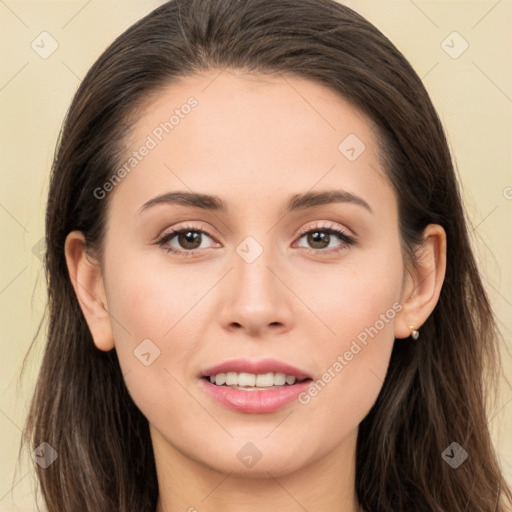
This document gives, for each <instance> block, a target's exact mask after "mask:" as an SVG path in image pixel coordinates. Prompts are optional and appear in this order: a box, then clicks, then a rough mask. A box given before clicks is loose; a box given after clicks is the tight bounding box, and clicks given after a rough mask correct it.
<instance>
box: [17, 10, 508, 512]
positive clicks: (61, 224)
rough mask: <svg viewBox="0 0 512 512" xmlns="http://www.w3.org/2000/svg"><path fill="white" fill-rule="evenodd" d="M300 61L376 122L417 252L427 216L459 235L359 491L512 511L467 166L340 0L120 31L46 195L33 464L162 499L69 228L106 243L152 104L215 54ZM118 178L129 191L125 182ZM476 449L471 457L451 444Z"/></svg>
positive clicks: (121, 504) (110, 489) (369, 448)
mask: <svg viewBox="0 0 512 512" xmlns="http://www.w3.org/2000/svg"><path fill="white" fill-rule="evenodd" d="M227 68H230V69H244V70H248V71H253V72H262V73H277V74H283V75H289V76H291V75H295V76H299V77H303V78H307V79H310V80H314V81H316V82H317V83H320V84H323V85H325V86H327V87H329V88H331V89H332V90H334V91H336V92H338V93H339V94H340V95H341V96H343V97H344V98H345V99H347V100H348V101H349V102H350V103H351V104H353V105H354V106H356V107H357V108H359V109H360V110H361V111H362V112H363V113H364V114H366V116H367V117H368V118H369V119H370V120H371V121H372V122H373V123H375V127H376V132H377V134H378V136H379V142H380V149H381V156H382V162H383V164H384V167H385V170H386V172H387V175H388V177H389V179H390V181H391V183H392V185H393V187H394V190H395V193H396V197H397V200H398V206H399V218H400V232H401V241H402V245H403V252H404V257H405V258H406V260H412V259H413V258H414V247H415V245H416V244H418V243H419V241H420V240H421V234H422V230H423V228H425V226H426V225H427V224H429V223H437V224H440V225H442V226H443V228H444V229H445V231H446V234H447V241H448V243H447V269H446V277H445V281H444V284H443V287H442V290H441V295H440V299H439V302H438V304H437V306H436V307H435V309H434V311H433V313H432V314H431V316H430V317H429V318H428V320H427V321H426V322H425V324H424V325H423V326H422V329H421V338H420V340H418V341H417V342H415V343H411V342H410V341H409V340H406V341H404V340H398V339H397V340H395V344H394V348H393V353H392V357H391V361H390V366H389V371H388V374H387V376H386V379H385V382H384V384H383V387H382V390H381V392H380V394H379V396H378V398H377V401H376V403H375V404H374V406H373V407H372V409H371V411H370V412H369V414H368V415H367V416H366V417H365V418H364V420H363V421H362V423H361V424H360V428H359V436H358V442H357V461H356V490H357V497H358V500H359V502H360V504H361V505H362V506H363V507H364V508H365V510H367V511H369V512H370V511H371V512H410V511H435V512H441V511H443V512H459V511H460V512H463V511H465V512H477V511H478V512H482V511H485V512H496V511H497V512H503V511H505V510H506V509H505V506H506V504H510V503H512V493H511V491H510V488H509V487H508V486H507V483H506V481H505V479H504V477H503V475H502V472H501V470H500V466H499V463H498V460H497V456H496V453H495V451H494V448H493V445H492V442H491V438H490V435H489V431H488V427H487V412H486V408H487V405H488V395H489V393H488V388H489V387H490V384H494V383H496V381H497V376H498V374H499V373H498V372H499V350H498V348H499V347H498V340H499V333H498V330H497V328H496V324H495V320H494V317H493V313H492V311H491V308H490V305H489V301H488V298H487V296H486V293H485V290H484V287H483V286H482V280H481V278H480V276H479V273H478V270H477V267H476V264H475V259H474V257H473V254H472V250H471V247H470V241H469V236H468V227H467V220H466V218H465V214H464V211H463V207H462V202H461V197H460V193H459V189H458V185H457V181H456V176H455V172H454V167H453V164H452V161H451V156H450V152H449V149H448V145H447V142H446V139H445V135H444V132H443V128H442V126H441V123H440V121H439V118H438V116H437V114H436V112H435V110H434V107H433V105H432V103H431V101H430V99H429V96H428V94H427V92H426V90H425V88H424V86H423V84H422V82H421V80H420V79H419V77H418V76H417V74H416V73H415V72H414V70H413V69H412V67H411V66H410V64H409V63H408V62H407V60H406V59H405V58H404V56H403V55H402V54H401V53H400V52H399V51H398V50H397V49H396V48H395V46H394V45H393V44H392V43H391V42H390V41H389V40H388V39H387V38H386V37H385V36H384V35H383V34H382V33H381V32H380V31H379V30H377V29H376V28H375V27H374V26H373V25H371V24H370V23H369V22H368V21H366V20H365V19H364V18H362V17H361V16H360V15H358V14H357V13H355V12H354V11H352V10H351V9H349V8H348V7H345V6H343V5H341V4H338V3H336V2H335V1H334V0H300V1H297V0H174V1H170V2H167V3H165V4H164V5H162V6H160V7H159V8H157V9H156V10H154V11H153V12H151V13H150V14H149V15H147V16H146V17H144V18H143V19H141V20H140V21H138V22H137V23H135V24H134V25H133V26H132V27H130V28H129V29H128V30H127V31H126V32H124V33H123V34H122V35H121V36H119V37H118V38H117V39H116V40H115V41H114V42H113V43H112V44H111V45H110V47H109V48H108V49H107V50H106V51H105V52H104V53H103V54H102V55H101V56H100V58H99V59H98V60H97V61H96V62H95V64H94V65H93V66H92V68H91V69H90V71H89V72H88V73H87V75H86V77H85V78H84V80H83V82H82V83H81V85H80V88H79V89H78V91H77V93H76V95H75V97H74V99H73V102H72V104H71V107H70V109H69V111H68V114H67V117H66V120H65V123H64V126H63V129H62V132H61V137H60V140H59V143H58V147H57V150H56V154H55V158H54V162H53V168H52V174H51V183H50V189H49V195H48V204H47V212H46V246H47V252H46V255H45V260H44V263H45V272H46V277H47V285H48V294H49V300H48V313H49V323H48V332H47V343H46V348H45V352H44V358H43V361H42V366H41V369H40V373H39V378H38V381H37V385H36V389H35V394H34V397H33V401H32V404H31V409H30V414H29V416H28V419H27V424H26V432H25V438H24V441H25V443H28V444H29V445H30V446H31V449H33V448H34V447H36V446H38V445H40V443H42V442H47V443H49V444H50V445H51V446H52V447H54V448H55V450H57V452H58V454H59V457H58V459H57V460H56V461H55V462H54V463H53V464H52V465H50V466H49V467H48V468H47V469H43V468H41V467H37V471H38V479H39V482H40V485H41V490H42V494H43V497H44V500H45V502H46V504H47V507H48V509H49V510H50V512H71V511H77V512H78V511H79V512H85V511H90V512H93V511H94V512H113V511H116V512H128V511H130V512H132V511H136V512H145V511H146V512H154V510H155V507H156V503H157V497H158V483H157V476H156V470H155V462H154V455H153V450H152V445H151V439H150V436H149V428H148V422H147V420H146V418H145V417H144V416H143V415H142V413H141V412H140V411H139V410H138V408H137V407H136V406H135V404H134V402H133V401H132V399H131V397H130V395H129V393H128V391H127V389H126V386H125V384H124V379H123V375H122V373H121V370H120V367H119V363H118V360H117V357H116V351H115V350H112V351H110V352H101V351H100V350H98V349H97V348H96V347H95V346H94V344H93V341H92V337H91V334H90V332H89V329H88V327H87V324H86V322H85V320H84V317H83V315H82V312H81V310H80V307H79V304H78V301H77V298H76V296H75V293H74V291H73V288H72V286H71V282H70V279H69V276H68V272H67V267H66V262H65V256H64V242H65V238H66V236H67V234H68V233H69V232H71V231H73V230H81V231H82V232H83V233H84V234H85V236H86V239H87V243H88V246H89V247H91V248H94V249H95V250H97V251H99V252H100V253H101V248H102V243H103V242H104V227H105V220H106V219H105V216H106V209H107V205H108V201H109V196H107V197H106V198H105V199H104V200H102V201H98V200H97V199H96V198H95V195H94V190H95V189H97V188H98V187H101V186H102V185H103V184H104V183H105V182H107V181H108V180H109V178H110V177H111V176H112V175H113V174H114V171H115V170H116V168H117V165H119V162H120V161H122V155H123V150H124V149H125V148H124V146H123V142H124V141H125V140H126V135H127V133H129V129H130V124H131V123H133V122H134V121H136V113H137V111H138V108H139V107H140V106H141V105H143V104H144V102H147V101H148V98H149V97H151V95H153V94H156V93H158V91H159V90H160V89H161V88H163V87H164V86H166V85H168V84H169V83H171V82H172V81H173V80H176V79H178V78H179V77H182V76H186V75H190V74H193V73H194V72H197V71H201V70H207V69H218V70H222V69H227ZM114 193H115V192H114ZM452 442H457V443H459V445H461V446H462V447H464V449H465V450H466V451H467V452H468V453H469V457H468V459H467V460H466V461H465V462H464V463H463V464H461V465H460V466H459V467H458V468H457V469H454V468H452V467H451V466H450V465H449V464H447V462H445V460H443V457H442V455H441V454H442V452H443V451H444V450H445V449H446V448H447V447H448V446H449V445H450V444H451V443H452Z"/></svg>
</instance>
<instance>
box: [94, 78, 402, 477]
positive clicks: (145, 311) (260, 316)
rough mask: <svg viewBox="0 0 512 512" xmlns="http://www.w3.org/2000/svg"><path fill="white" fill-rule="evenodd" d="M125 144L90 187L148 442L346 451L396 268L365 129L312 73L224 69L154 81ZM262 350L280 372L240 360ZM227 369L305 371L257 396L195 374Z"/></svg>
mask: <svg viewBox="0 0 512 512" xmlns="http://www.w3.org/2000/svg"><path fill="white" fill-rule="evenodd" d="M191 97H192V98H193V99H190V98H191ZM171 116H174V117H171ZM165 123H167V124H165ZM126 142H127V152H126V159H125V160H124V161H123V162H121V164H120V166H119V169H121V168H122V166H123V165H124V164H126V165H125V167H124V172H122V171H120V172H119V174H118V176H119V177H121V178H122V179H121V181H120V183H118V184H116V185H115V186H112V185H110V186H109V185H106V187H105V188H104V189H103V190H104V191H105V190H107V192H106V193H109V194H112V196H111V197H110V198H109V199H110V203H109V208H108V221H107V231H106V244H105V249H104V254H103V269H102V270H103V285H104V289H105V294H106V298H107V302H108V309H109V312H110V316H111V327H112V333H113V339H114V341H115V350H116V351H117V353H118V356H119V360H120V364H121V367H122V371H123V373H124V375H125V381H126V384H127V387H128V390H129V392H130V394H131V396H132V397H133V399H134V401H135V403H136V404H137V406H138V407H139V408H140V410H141V411H142V413H143V414H144V415H145V416H146V417H147V419H148V420H149V423H150V427H151V434H152V438H153V443H154V447H155V452H156V453H173V452H179V453H180V454H181V455H182V456H185V457H187V458H188V459H191V460H194V461H196V462H197V463H200V464H203V465H205V466H208V467H211V468H215V469H217V470H220V471H223V472H230V471H234V472H238V473H244V472H247V473H249V472H250V473H251V474H253V475H254V474H262V475H263V474H265V472H267V471H271V472H272V474H274V475H279V474H283V473H286V472H291V471H294V470H297V469H299V468H303V467H305V466H307V465H308V464H312V463H314V462H316V461H318V460H320V459H321V458H322V457H326V456H327V455H328V454H330V453H335V452H338V453H341V452H344V451H345V452H346V451H347V446H348V445H349V444H350V446H352V447H353V444H354V443H353V441H354V439H355V436H356V434H357V428H358V425H359V423H360V422H361V420H362V419H363V418H364V417H365V416H366V414H367V413H368V411H369V409H370V408H371V406H372V405H373V403H374V402H375V400H376V398H377V395H378V393H379V391H380V389H381V387H382V383H383V380H384V377H385V374H386V371H387V367H388V363H389V358H390V353H391V349H392V346H393V342H394V336H395V330H396V325H395V324H396V322H397V318H398V316H399V311H400V309H401V305H400V301H401V298H402V294H403V289H404V275H405V273H404V264H403V259H402V254H401V250H400V238H399V230H398V215H397V203H396V197H395V195H394V192H393V190H392V188H391V186H390V185H389V183H388V182H387V181H386V179H385V178H384V171H383V169H382V167H381V164H380V163H379V149H378V147H377V142H376V137H375V134H374V132H373V131H372V125H371V123H370V122H369V121H368V120H367V119H366V118H365V117H364V116H363V115H362V114H361V113H360V112H358V111H357V110H355V109H354V108H353V107H352V106H351V105H350V104H349V103H347V102H346V101H345V100H343V99H342V98H341V97H339V96H338V95H337V94H336V93H335V92H333V91H331V90H330V89H327V88H325V87H323V86H321V85H318V84H315V83H313V82H310V81H307V80H303V79H298V78H292V77H287V78H286V79H285V78H282V77H281V78H278V77H269V76H263V75H247V74H242V73H236V72H228V71H224V72H222V73H221V74H220V75H219V74H218V72H216V73H213V72H212V73H207V74H202V75H196V76H193V77H189V78H186V79H182V80H181V81H180V82H178V83H174V84H172V85H170V86H168V87H167V88H166V89H165V90H163V91H161V92H160V93H159V94H158V95H157V96H156V98H155V99H154V101H151V102H149V103H148V105H147V106H146V107H145V109H144V110H143V112H142V113H141V116H140V117H139V119H138V120H137V122H136V123H135V125H134V129H133V133H132V134H131V136H130V137H129V139H128V140H127V141H126ZM143 147H145V148H146V149H145V150H144V149H141V148H143ZM134 152H135V153H134ZM130 158H131V160H130ZM110 189H112V190H110ZM176 192H181V193H182V195H181V196H178V199H176V197H177V196H173V197H174V200H172V198H171V197H170V196H168V197H167V198H165V197H162V196H165V195H166V194H171V193H176ZM327 192H336V193H338V195H337V196H334V195H330V196H329V194H327ZM102 193H103V192H98V195H102ZM184 194H203V195H208V196H215V197H216V198H218V200H217V201H218V203H219V204H218V205H217V206H219V208H212V206H213V205H215V204H216V203H215V201H214V200H211V199H210V200H208V201H203V202H202V203H197V201H196V200H193V198H192V199H191V198H190V197H189V198H188V199H184V197H185V195H184ZM180 197H181V199H179V198H180ZM314 197H316V202H315V201H312V198H314ZM155 198H158V199H155ZM221 207H223V208H221ZM178 230H184V231H183V232H182V233H181V234H180V233H173V232H175V231H178ZM240 360H244V361H243V362H240ZM263 360H266V362H267V363H268V361H269V360H272V361H273V362H274V363H275V362H276V361H277V362H278V363H281V364H286V365H289V367H292V368H289V367H286V368H282V367H279V365H274V366H272V364H263V365H262V366H259V367H258V366H251V363H259V362H261V361H263ZM225 362H233V366H232V367H231V368H227V369H228V370H232V371H235V372H236V368H239V372H241V373H248V374H249V377H247V376H244V377H243V379H244V378H247V379H249V380H248V381H244V380H242V382H241V383H242V384H243V383H247V382H250V381H251V378H252V377H251V375H252V374H253V373H269V372H267V371H266V370H269V369H271V370H273V371H271V373H285V375H290V376H293V374H294V373H296V374H297V376H299V377H302V378H303V377H307V378H308V379H310V380H308V381H306V382H302V383H300V384H298V383H296V384H293V385H290V384H285V385H284V386H281V385H280V384H279V382H280V381H279V377H278V380H277V381H275V382H274V381H270V385H271V386H272V385H274V386H278V387H276V388H275V389H270V390H267V391H264V390H240V389H232V388H227V387H226V386H222V387H221V386H217V385H215V384H212V383H211V382H210V380H209V379H207V378H203V377H204V374H205V373H206V374H207V375H208V374H210V373H212V371H210V372H209V371H208V370H209V369H210V368H212V367H215V366H217V365H219V364H222V363H225ZM244 362H245V363H246V366H243V363H244ZM251 369H252V370H253V372H251V371H250V370H251ZM220 370H222V368H221V369H220ZM220 370H215V371H214V372H213V373H217V374H218V373H226V372H225V371H220ZM279 370H282V371H279ZM299 372H301V373H302V375H301V376H300V375H299ZM281 378H282V377H281ZM219 379H220V382H222V377H220V378H219ZM298 380H300V379H298ZM298 380H297V382H298ZM258 382H259V383H260V384H263V385H266V384H265V379H264V378H261V377H260V380H259V381H258ZM267 384H268V382H267ZM251 393H254V395H252V396H250V395H251ZM235 394H236V395H235ZM256 394H257V395H256ZM256 396H257V397H258V398H255V397H256ZM228 402H229V403H228ZM258 404H259V405H258ZM247 443H252V444H247ZM241 450H242V451H241ZM244 450H245V451H244ZM240 451H241V452H240ZM258 452H259V453H260V454H261V459H260V460H259V461H258V462H257V464H255V465H254V467H250V465H249V464H243V463H241V460H242V458H243V457H244V456H246V455H247V454H248V455H256V456H257V457H258V455H257V453H258Z"/></svg>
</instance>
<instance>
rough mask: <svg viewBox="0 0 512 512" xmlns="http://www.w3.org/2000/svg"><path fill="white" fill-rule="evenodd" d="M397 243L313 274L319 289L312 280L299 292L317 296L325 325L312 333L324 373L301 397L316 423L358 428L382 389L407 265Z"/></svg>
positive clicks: (399, 309) (342, 427) (312, 298)
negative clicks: (348, 263)
mask: <svg viewBox="0 0 512 512" xmlns="http://www.w3.org/2000/svg"><path fill="white" fill-rule="evenodd" d="M397 247H398V246H397ZM397 247H395V246H389V247H388V248H386V249H385V250H380V251H375V252H373V253H372V252H368V253H365V254H364V255H363V254H362V255H361V258H360V259H357V262H355V263H354V264H353V265H351V268H350V269H349V268H347V267H341V266H340V267H339V268H338V270H337V271H336V269H335V268H333V267H331V268H330V269H329V270H328V271H327V272H326V273H325V274H317V275H316V276H315V279H314V283H315V288H314V289H315V290H316V291H317V293H316V294H312V293H311V289H312V285H313V280H308V281H307V282H306V283H305V285H304V287H303V289H302V291H301V293H302V294H303V296H309V297H310V299H311V301H312V302H313V301H314V306H312V308H311V309H313V310H314V311H315V312H318V313H319V314H318V316H319V317H320V318H321V320H322V323H323V324H324V326H325V329H324V328H322V332H323V333H324V335H323V336H318V335H317V336H316V337H315V336H314V335H313V334H312V336H311V337H310V339H314V340H315V343H316V345H317V346H316V347H315V349H314V352H313V357H314V358H316V360H317V364H316V367H318V368H320V372H321V375H320V376H319V378H317V379H316V381H315V382H314V383H313V384H312V385H311V386H310V387H309V389H308V390H307V392H305V393H304V394H303V395H302V396H301V397H299V402H300V403H301V404H302V405H304V406H305V407H306V409H309V412H310V413H311V415H310V418H313V421H314V422H315V423H317V424H318V428H320V426H321V425H324V428H325V426H328V428H333V429H337V430H338V431H339V430H340V429H341V430H347V431H348V430H350V429H351V428H355V427H356V426H357V424H359V423H360V421H362V419H363V418H364V417H365V416H366V414H367V413H368V411H369V409H370V408H371V406H372V405H373V403H374V402H375V400H376V398H377V396H378V394H379V391H380V389H381V387H382V384H383V382H384V379H385V376H386V372H387V369H388V365H389V359H390V356H391V351H392V348H393V343H394V322H395V318H396V316H397V314H398V313H399V312H400V311H401V309H402V305H401V304H400V295H401V287H402V275H403V267H402V258H401V254H400V251H399V250H398V249H397ZM355 260H356V259H354V261H355ZM308 289H309V290H310V291H309V292H308ZM308 293H309V295H306V294H308ZM308 350H309V353H311V346H310V347H309V348H308Z"/></svg>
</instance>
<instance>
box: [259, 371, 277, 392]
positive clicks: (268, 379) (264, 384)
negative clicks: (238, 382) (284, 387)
mask: <svg viewBox="0 0 512 512" xmlns="http://www.w3.org/2000/svg"><path fill="white" fill-rule="evenodd" d="M273 385H274V374H273V373H261V374H259V375H257V376H256V386H257V387H259V388H270V387H272V386H273Z"/></svg>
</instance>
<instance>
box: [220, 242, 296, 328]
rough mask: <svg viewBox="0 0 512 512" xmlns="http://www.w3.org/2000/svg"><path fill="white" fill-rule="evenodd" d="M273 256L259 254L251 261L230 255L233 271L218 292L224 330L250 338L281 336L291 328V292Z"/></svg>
mask: <svg viewBox="0 0 512 512" xmlns="http://www.w3.org/2000/svg"><path fill="white" fill-rule="evenodd" d="M285 283H286V277H285V275H284V270H283V267H282V265H279V262H278V261H277V257H276V255H275V253H274V252H273V251H271V250H266V249H265V250H263V252H262V253H261V254H260V255H259V256H258V257H257V258H256V259H255V260H254V261H252V262H250V260H245V259H244V258H243V257H241V256H240V255H239V254H238V253H236V252H234V254H233V270H232V271H231V272H230V273H229V277H228V279H227V280H226V282H225V285H224V289H223V291H222V298H221V300H223V302H224V303H223V306H222V308H221V321H222V325H223V327H224V328H225V329H226V330H229V331H236V330H239V331H242V330H243V331H245V332H246V334H247V335H249V336H252V337H259V336H264V335H265V334H269V333H274V334H281V333H284V332H286V331H288V330H290V329H291V328H292V323H293V303H292V301H293V293H292V292H291V291H290V290H289V289H288V288H287V286H286V284H285Z"/></svg>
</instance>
